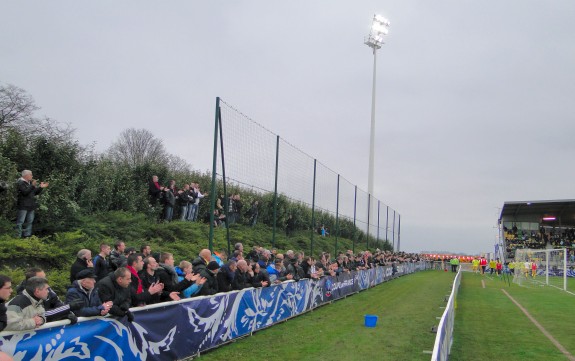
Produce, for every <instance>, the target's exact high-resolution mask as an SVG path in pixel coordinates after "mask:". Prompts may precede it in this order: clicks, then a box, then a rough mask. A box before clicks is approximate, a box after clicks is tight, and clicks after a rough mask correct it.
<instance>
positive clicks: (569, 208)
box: [499, 199, 575, 226]
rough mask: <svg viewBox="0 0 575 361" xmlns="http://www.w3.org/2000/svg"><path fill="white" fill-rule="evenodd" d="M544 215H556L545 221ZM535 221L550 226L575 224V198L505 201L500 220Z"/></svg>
mask: <svg viewBox="0 0 575 361" xmlns="http://www.w3.org/2000/svg"><path fill="white" fill-rule="evenodd" d="M543 217H555V218H556V220H555V221H552V220H550V221H544V220H543ZM502 220H504V221H509V220H513V221H519V222H520V221H534V220H539V222H540V223H543V224H545V225H549V226H575V200H574V199H563V200H550V201H520V202H505V203H504V204H503V208H502V209H501V215H500V216H499V221H502Z"/></svg>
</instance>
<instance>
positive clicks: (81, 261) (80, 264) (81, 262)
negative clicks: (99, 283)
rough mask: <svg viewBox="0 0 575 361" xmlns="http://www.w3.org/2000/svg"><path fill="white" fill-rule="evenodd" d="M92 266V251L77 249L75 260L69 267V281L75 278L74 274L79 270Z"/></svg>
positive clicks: (71, 281)
mask: <svg viewBox="0 0 575 361" xmlns="http://www.w3.org/2000/svg"><path fill="white" fill-rule="evenodd" d="M93 267H94V264H93V263H92V251H90V250H89V249H81V250H79V251H78V254H77V256H76V262H74V264H72V267H71V268H70V283H73V282H74V281H75V280H76V275H77V274H78V273H79V272H80V271H83V270H85V269H86V268H93Z"/></svg>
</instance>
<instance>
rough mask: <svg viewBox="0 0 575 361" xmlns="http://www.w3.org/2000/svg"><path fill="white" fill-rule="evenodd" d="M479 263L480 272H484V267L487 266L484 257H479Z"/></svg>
mask: <svg viewBox="0 0 575 361" xmlns="http://www.w3.org/2000/svg"><path fill="white" fill-rule="evenodd" d="M479 265H480V266H481V274H485V267H487V260H486V259H485V257H483V256H482V257H481V259H480V260H479Z"/></svg>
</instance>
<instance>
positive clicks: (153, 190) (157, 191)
mask: <svg viewBox="0 0 575 361" xmlns="http://www.w3.org/2000/svg"><path fill="white" fill-rule="evenodd" d="M163 190H164V187H162V186H161V185H160V183H159V182H158V176H157V175H153V176H152V180H151V181H150V182H149V183H148V198H149V199H150V204H151V205H152V206H156V205H157V204H158V201H159V200H160V198H161V196H162V191H163Z"/></svg>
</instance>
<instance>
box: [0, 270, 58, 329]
mask: <svg viewBox="0 0 575 361" xmlns="http://www.w3.org/2000/svg"><path fill="white" fill-rule="evenodd" d="M47 297H48V281H47V280H46V279H45V278H41V277H31V278H30V279H29V280H28V281H27V282H26V288H25V289H24V290H23V291H22V294H19V295H17V296H16V297H14V298H13V299H12V300H11V301H10V302H8V304H7V307H6V308H7V312H6V316H7V325H6V328H5V330H6V331H24V330H33V329H35V328H38V327H40V326H42V325H43V324H45V323H46V316H45V311H44V303H43V302H44V300H45V299H46V298H47Z"/></svg>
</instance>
